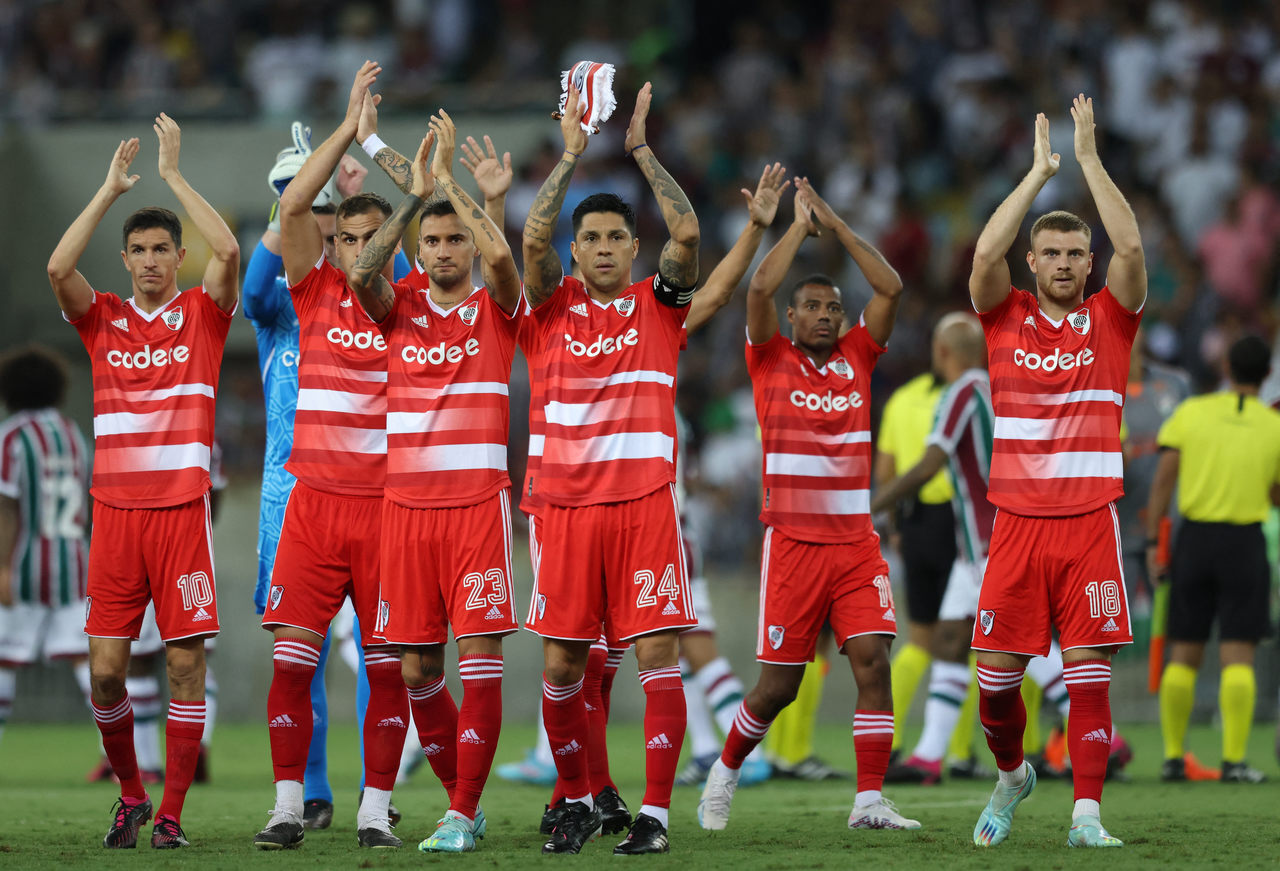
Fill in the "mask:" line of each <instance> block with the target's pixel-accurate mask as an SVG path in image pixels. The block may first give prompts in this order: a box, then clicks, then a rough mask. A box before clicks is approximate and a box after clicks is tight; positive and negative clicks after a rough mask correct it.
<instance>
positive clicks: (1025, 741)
mask: <svg viewBox="0 0 1280 871" xmlns="http://www.w3.org/2000/svg"><path fill="white" fill-rule="evenodd" d="M1042 701H1044V690H1042V689H1040V684H1038V683H1036V682H1035V681H1033V680H1024V681H1023V682H1022V704H1024V705H1026V707H1027V729H1026V731H1025V732H1023V733H1022V752H1023V753H1039V752H1041V751H1042V750H1044V741H1043V740H1042V739H1041V737H1040V703H1041V702H1042Z"/></svg>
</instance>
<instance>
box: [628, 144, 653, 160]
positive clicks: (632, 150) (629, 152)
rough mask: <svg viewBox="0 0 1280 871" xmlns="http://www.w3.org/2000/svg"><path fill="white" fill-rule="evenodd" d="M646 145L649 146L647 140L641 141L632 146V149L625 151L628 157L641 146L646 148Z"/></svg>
mask: <svg viewBox="0 0 1280 871" xmlns="http://www.w3.org/2000/svg"><path fill="white" fill-rule="evenodd" d="M648 147H649V143H648V142H641V143H640V144H639V145H637V146H636V147H635V148H633V149H631V150H630V151H628V152H627V157H630V156H631V155H633V154H635V153H636V152H637V151H639V150H640V149H641V148H648Z"/></svg>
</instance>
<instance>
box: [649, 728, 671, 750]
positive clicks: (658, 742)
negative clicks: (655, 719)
mask: <svg viewBox="0 0 1280 871" xmlns="http://www.w3.org/2000/svg"><path fill="white" fill-rule="evenodd" d="M671 746H672V745H671V739H670V738H668V737H667V733H666V732H659V733H658V734H656V735H654V736H653V737H652V738H650V739H649V742H648V743H647V744H645V745H644V749H646V750H669V749H671Z"/></svg>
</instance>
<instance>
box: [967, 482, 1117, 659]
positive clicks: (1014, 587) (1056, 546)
mask: <svg viewBox="0 0 1280 871" xmlns="http://www.w3.org/2000/svg"><path fill="white" fill-rule="evenodd" d="M1121 553H1122V551H1121V549H1120V522H1119V520H1118V519H1117V518H1116V507H1115V505H1114V504H1109V505H1106V506H1104V507H1102V508H1099V509H1097V510H1096V511H1091V512H1089V513H1088V514H1081V515H1078V516H1075V517H1023V516H1021V515H1018V514H1010V513H1008V512H1007V511H999V512H997V513H996V522H995V527H994V528H993V529H992V530H991V556H990V559H988V561H987V571H986V574H985V575H984V576H983V578H982V592H981V593H980V594H979V595H978V620H977V622H976V623H975V624H974V627H973V649H974V650H991V651H997V652H1001V653H1020V654H1024V655H1026V656H1043V655H1045V654H1046V653H1048V652H1049V642H1050V641H1051V640H1052V631H1051V630H1052V628H1056V629H1057V630H1058V643H1059V644H1061V645H1062V649H1063V650H1070V649H1072V648H1073V647H1098V648H1103V649H1106V648H1110V647H1119V646H1121V645H1124V644H1131V643H1133V629H1132V627H1131V626H1130V625H1129V604H1128V597H1127V594H1126V592H1125V588H1124V569H1123V568H1122V565H1123V559H1122V557H1121Z"/></svg>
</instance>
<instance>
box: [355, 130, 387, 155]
mask: <svg viewBox="0 0 1280 871" xmlns="http://www.w3.org/2000/svg"><path fill="white" fill-rule="evenodd" d="M360 147H361V148H363V149H364V153H365V154H367V155H369V156H370V157H377V156H378V152H379V151H381V150H382V149H384V148H387V147H388V146H387V143H385V142H383V141H382V137H381V136H379V135H378V134H377V133H370V134H369V138H368V139H366V140H365V141H364V142H362V143H360Z"/></svg>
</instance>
